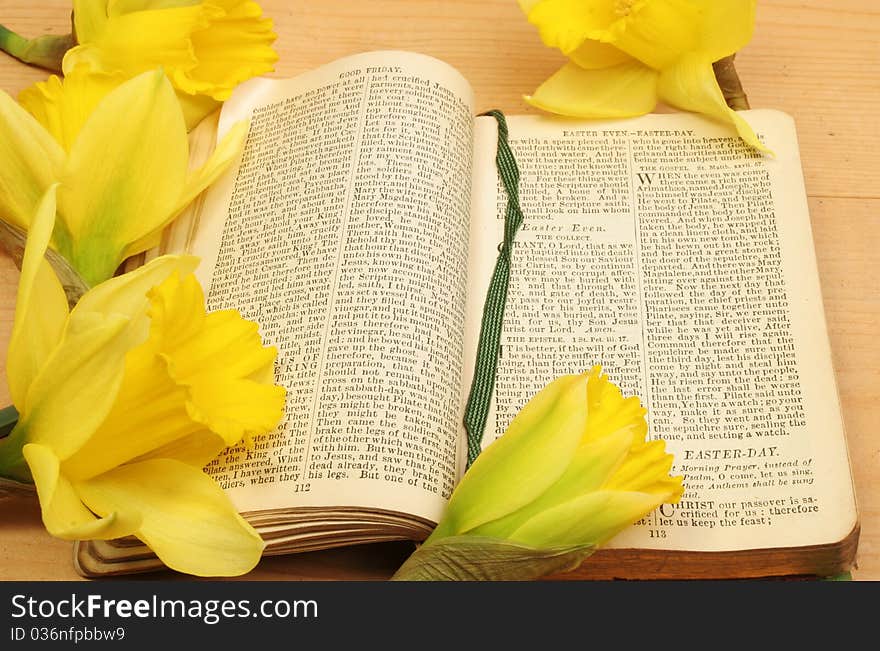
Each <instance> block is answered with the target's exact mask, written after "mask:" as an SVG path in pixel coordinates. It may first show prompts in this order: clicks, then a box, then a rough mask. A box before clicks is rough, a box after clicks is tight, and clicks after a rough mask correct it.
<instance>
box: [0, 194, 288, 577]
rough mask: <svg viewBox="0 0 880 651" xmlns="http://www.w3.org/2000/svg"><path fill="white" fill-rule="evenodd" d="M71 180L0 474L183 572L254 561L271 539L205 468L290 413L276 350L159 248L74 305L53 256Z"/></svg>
mask: <svg viewBox="0 0 880 651" xmlns="http://www.w3.org/2000/svg"><path fill="white" fill-rule="evenodd" d="M57 190H58V186H57V185H52V186H50V188H49V189H48V190H47V191H46V193H45V194H44V196H43V197H42V198H41V200H40V202H39V205H38V208H37V211H36V214H35V216H34V217H33V220H32V223H31V228H30V232H29V235H28V240H27V246H26V247H25V251H24V257H23V260H22V267H21V277H20V283H19V289H18V300H17V303H16V310H15V318H14V321H13V328H12V335H11V337H10V343H9V351H8V355H7V367H6V371H7V379H8V383H9V391H10V395H11V397H12V402H13V404H14V405H15V408H16V409H17V410H18V412H19V417H18V420H17V424H16V425H15V427H14V429H13V430H12V432H11V434H10V435H9V436H7V437H6V438H4V439H2V440H0V476H3V477H7V478H11V479H14V480H17V481H20V482H32V483H33V484H34V485H35V487H36V491H37V495H38V497H39V501H40V508H41V511H42V518H43V523H44V525H45V527H46V529H47V531H48V532H49V533H50V534H51V535H53V536H56V537H58V538H63V539H65V540H91V539H110V538H120V537H124V536H136V537H138V538H140V539H141V540H142V541H143V542H144V543H146V544H147V545H148V546H150V547H151V548H152V550H153V551H154V552H155V553H156V555H157V556H158V557H159V558H160V559H162V561H163V562H164V563H165V564H166V565H167V566H169V567H170V568H172V569H176V570H178V571H181V572H185V573H189V574H195V575H200V576H231V575H238V574H242V573H245V572H247V571H249V570H250V569H252V568H253V567H254V565H255V564H256V563H257V561H258V560H259V559H260V556H261V554H262V550H263V549H264V546H265V545H264V542H263V540H262V539H261V538H260V536H259V535H258V534H257V533H256V531H255V530H254V529H253V528H252V527H251V526H250V525H249V524H248V523H247V522H245V521H244V519H243V518H242V517H241V516H240V515H239V514H238V512H237V510H236V509H235V507H234V506H233V504H232V503H231V502H230V500H229V498H228V497H227V496H226V494H225V493H224V492H223V490H222V489H221V488H220V487H219V486H218V485H217V484H216V482H214V481H213V480H212V479H211V478H210V477H209V476H208V475H206V474H205V473H204V472H203V468H204V466H205V465H206V464H207V463H208V461H210V460H211V459H213V458H214V457H215V456H216V455H217V454H218V453H219V452H220V451H221V450H223V449H225V448H227V447H228V446H233V445H237V444H238V443H239V442H242V441H244V442H248V441H250V440H251V438H252V437H255V436H259V435H261V434H264V433H266V432H268V431H270V430H271V429H273V428H274V427H275V426H276V425H277V423H278V422H279V421H280V418H281V415H282V412H283V406H284V401H285V391H284V389H283V388H282V387H280V386H276V385H275V384H274V383H273V377H274V360H275V356H276V350H275V349H274V348H272V347H266V346H264V345H263V344H262V341H261V338H260V335H259V333H258V327H257V324H255V323H252V322H249V321H246V320H244V319H243V318H242V317H241V316H240V315H239V314H238V312H237V311H234V310H224V311H219V312H212V313H210V314H206V313H205V305H204V295H203V293H202V289H201V287H200V285H199V283H198V281H197V280H196V279H195V276H194V275H193V274H192V271H193V270H194V269H195V267H196V265H197V263H198V260H197V259H196V258H193V257H191V256H162V257H159V258H157V259H155V260H153V261H152V262H150V263H149V264H146V265H144V266H142V267H140V268H138V269H136V270H134V271H132V272H129V273H126V274H123V275H121V276H118V277H116V278H112V279H110V280H108V281H106V282H103V283H101V284H99V285H97V286H96V287H94V288H92V289H91V290H89V291H88V292H87V293H86V294H84V295H83V296H82V297H81V298H80V300H79V301H78V302H77V304H76V306H75V307H74V308H73V309H69V308H68V304H67V300H66V297H65V295H64V291H63V289H62V288H61V285H60V283H59V282H58V280H57V278H56V277H55V274H54V272H53V271H52V268H51V266H50V265H49V263H48V262H47V261H46V259H45V256H44V252H45V250H46V248H47V247H48V244H49V240H50V238H51V236H52V232H53V226H54V221H55V214H56V205H55V204H56V192H57Z"/></svg>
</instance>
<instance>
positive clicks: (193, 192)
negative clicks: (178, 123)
mask: <svg viewBox="0 0 880 651" xmlns="http://www.w3.org/2000/svg"><path fill="white" fill-rule="evenodd" d="M249 128H250V120H240V121H238V122H236V123H235V124H234V125H232V128H231V129H229V131H228V132H227V133H226V135H225V136H223V138H222V139H221V140H220V142H219V143H218V145H217V147H216V148H215V149H214V151H213V152H212V153H211V156H210V157H209V158H208V160H207V161H206V162H205V164H204V165H202V166H201V167H200V168H199V169H197V170H195V171H194V172H192V173H191V174H190V175H189V176H188V177H187V179H186V186H185V187H184V190H183V195H182V196H181V198H180V201H179V203H178V205H177V208H176V212H179V211H181V210H183V209H184V208H186V206H188V205H189V203H190V202H191V201H192V200H193V199H195V198H196V197H197V196H198V195H199V194H201V193H202V191H203V190H204V189H205V188H207V187H208V186H209V185H211V184H212V183H213V182H214V181H216V180H217V179H218V178H219V177H220V175H221V174H223V172H225V171H226V170H227V169H228V168H229V165H230V164H231V163H232V162H233V161H235V160H237V159H238V157H239V155H240V154H241V150H242V148H243V147H244V140H245V137H247V133H248V129H249Z"/></svg>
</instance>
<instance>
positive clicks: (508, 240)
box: [464, 110, 523, 467]
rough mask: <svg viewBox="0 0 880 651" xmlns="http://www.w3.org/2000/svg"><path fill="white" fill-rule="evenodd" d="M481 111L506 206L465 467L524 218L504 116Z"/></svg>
mask: <svg viewBox="0 0 880 651" xmlns="http://www.w3.org/2000/svg"><path fill="white" fill-rule="evenodd" d="M482 115H491V116H492V117H494V118H495V120H496V121H497V122H498V150H497V153H496V154H495V165H496V167H497V168H498V175H499V177H500V178H501V183H502V185H504V191H505V193H506V194H507V208H506V210H505V212H504V241H503V242H502V243H501V244H500V245H499V246H498V259H497V261H496V262H495V270H494V271H493V272H492V279H491V281H490V282H489V289H488V290H487V292H486V302H485V303H484V304H483V320H482V323H481V324H480V339H479V342H478V343H477V360H476V366H475V369H474V379H473V382H472V383H471V391H470V395H469V396H468V401H467V407H465V411H464V428H465V431H466V432H467V448H468V454H467V465H468V467H470V465H471V464H472V463H473V462H474V460H475V459H476V458H477V456H478V455H479V454H480V450H481V444H482V441H483V430H484V429H485V428H486V418H487V417H488V415H489V403H490V401H491V400H492V392H493V391H494V390H495V374H496V371H497V367H498V353H499V347H500V343H501V325H502V323H503V322H504V306H505V304H506V303H507V286H508V284H509V282H510V255H511V251H512V249H513V238H514V237H515V236H516V232H517V231H518V230H519V227H520V225H521V224H522V221H523V214H522V210H521V209H520V206H519V168H518V167H517V165H516V159H515V158H514V157H513V152H512V151H511V150H510V144H509V143H508V141H507V121H506V120H505V119H504V114H503V113H502V112H501V111H498V110H493V111H487V112H486V113H483V114H482Z"/></svg>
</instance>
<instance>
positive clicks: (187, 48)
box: [62, 2, 208, 133]
mask: <svg viewBox="0 0 880 651" xmlns="http://www.w3.org/2000/svg"><path fill="white" fill-rule="evenodd" d="M94 4H102V3H100V2H95V3H94ZM89 19H90V21H91V23H90V25H89V27H88V33H87V34H86V35H85V36H81V35H80V34H79V32H77V37H78V41H79V43H80V45H77V46H76V47H74V48H72V49H70V50H68V52H67V54H65V55H64V61H63V64H62V65H63V69H64V73H65V74H67V73H68V72H69V71H70V70H71V69H72V68H73V67H75V66H77V65H79V64H81V63H85V64H88V65H89V66H90V67H91V68H92V70H94V71H96V72H103V73H106V74H113V73H117V72H124V73H127V74H128V75H134V74H139V73H141V72H145V71H148V70H155V69H156V68H160V67H162V68H164V69H165V70H166V71H167V72H168V74H169V75H170V74H172V72H173V71H174V70H177V69H191V68H192V67H193V66H195V65H196V64H197V63H198V62H197V60H196V58H195V53H194V52H193V48H192V42H191V41H190V34H191V33H192V31H193V30H194V29H197V28H200V27H205V26H207V25H208V21H207V18H206V16H205V12H204V10H203V9H202V6H201V3H198V4H195V5H191V6H182V7H180V6H178V7H170V8H163V9H155V10H151V11H134V12H131V13H118V14H115V15H113V16H112V17H106V18H104V19H103V20H101V19H100V17H99V16H98V15H97V13H94V14H92V15H90V16H89ZM148 133H149V132H148Z"/></svg>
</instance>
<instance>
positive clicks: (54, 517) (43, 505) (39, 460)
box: [22, 443, 140, 540]
mask: <svg viewBox="0 0 880 651" xmlns="http://www.w3.org/2000/svg"><path fill="white" fill-rule="evenodd" d="M22 454H23V455H24V458H25V460H26V461H27V463H28V467H29V468H30V469H31V475H32V476H33V479H34V484H35V486H36V488H37V496H38V497H39V499H40V509H41V511H42V515H43V524H44V525H45V527H46V530H47V531H48V532H49V533H50V534H51V535H53V536H55V537H56V538H62V539H64V540H94V539H102V540H106V539H110V538H121V537H123V536H129V535H131V534H133V533H134V532H135V531H136V530H137V528H138V525H139V524H140V522H138V521H137V519H136V518H134V519H132V518H121V517H118V515H117V513H116V512H113V511H111V512H108V514H107V515H106V517H103V518H99V517H97V516H95V514H94V513H92V512H91V511H90V510H89V509H87V508H86V506H85V505H84V504H83V503H82V500H80V498H79V495H78V494H77V493H76V490H75V489H74V487H73V485H72V484H71V483H70V481H69V480H68V479H67V478H66V477H65V476H64V475H63V474H62V473H61V464H60V461H59V460H58V457H57V456H56V455H55V453H54V452H53V451H52V450H51V449H50V448H49V447H46V446H44V445H37V444H34V443H29V444H28V445H25V446H24V448H22Z"/></svg>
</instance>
